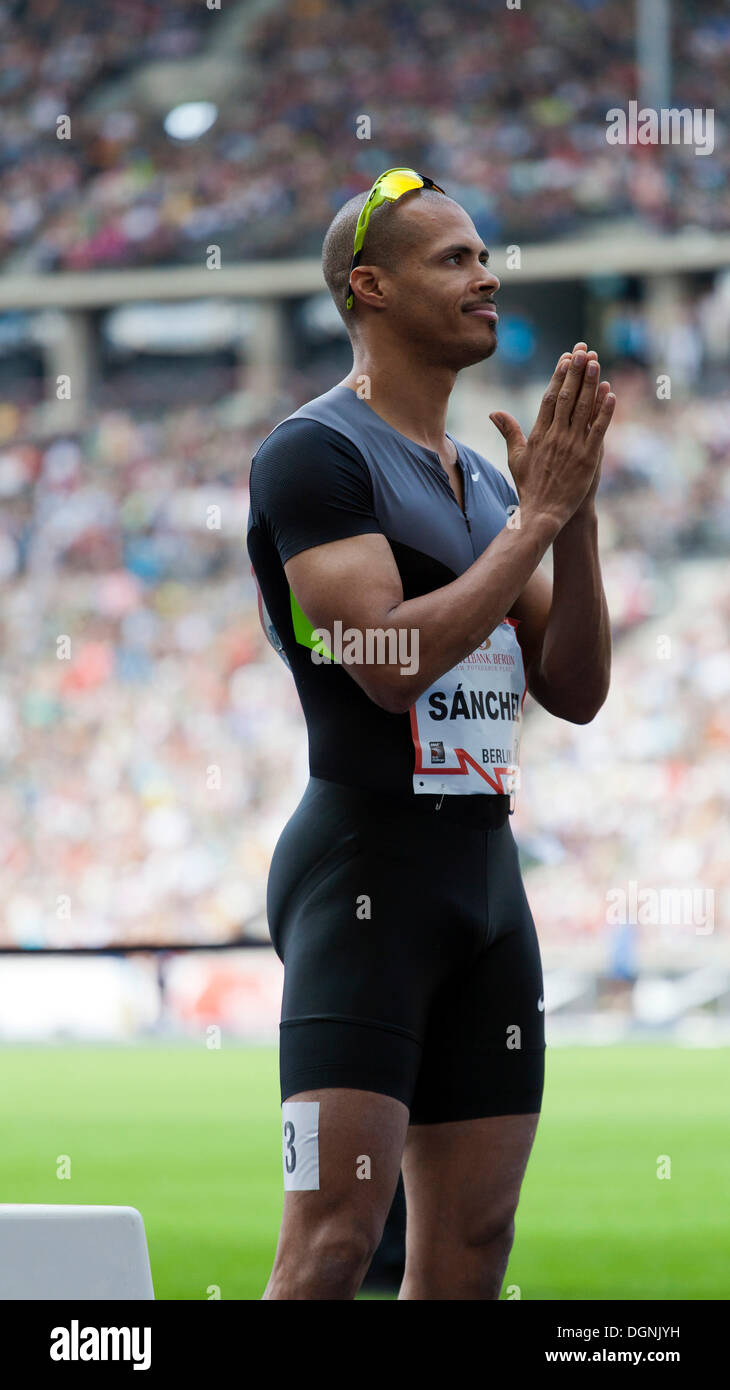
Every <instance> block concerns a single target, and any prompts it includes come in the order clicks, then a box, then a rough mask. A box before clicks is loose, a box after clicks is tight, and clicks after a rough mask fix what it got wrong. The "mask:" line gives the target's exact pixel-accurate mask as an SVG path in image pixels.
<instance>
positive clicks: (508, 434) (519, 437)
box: [489, 410, 527, 448]
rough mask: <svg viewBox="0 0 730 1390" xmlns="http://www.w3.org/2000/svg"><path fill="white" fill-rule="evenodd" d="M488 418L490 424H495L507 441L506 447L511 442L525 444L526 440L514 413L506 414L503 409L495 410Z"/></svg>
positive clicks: (509, 445)
mask: <svg viewBox="0 0 730 1390" xmlns="http://www.w3.org/2000/svg"><path fill="white" fill-rule="evenodd" d="M489 418H490V420H491V421H492V424H493V425H496V426H497V429H498V430H499V432H500V434H501V435H502V438H503V439H504V440H505V441H506V443H507V448H510V447H511V446H512V445H513V444H525V443H526V442H527V441H526V440H525V436H524V434H523V433H522V430H521V429H520V426H519V423H518V421H517V420H515V417H514V415H507V414H505V412H504V411H499V410H497V411H495V412H494V414H492V415H490V417H489Z"/></svg>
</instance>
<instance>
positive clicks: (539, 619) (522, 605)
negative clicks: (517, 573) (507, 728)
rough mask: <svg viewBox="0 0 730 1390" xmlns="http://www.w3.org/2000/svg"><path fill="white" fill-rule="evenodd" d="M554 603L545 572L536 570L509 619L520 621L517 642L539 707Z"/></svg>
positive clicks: (528, 680) (528, 683)
mask: <svg viewBox="0 0 730 1390" xmlns="http://www.w3.org/2000/svg"><path fill="white" fill-rule="evenodd" d="M552 600H553V586H552V583H551V581H550V580H549V579H548V577H547V575H546V574H545V573H544V572H543V571H542V570H541V569H536V570H535V573H534V574H533V575H531V576H530V578H529V580H528V581H527V584H526V585H525V587H524V589H523V590H522V593H521V594H520V597H519V598H518V599H517V601H516V602H515V603H514V604H513V605H512V608H511V609H510V612H509V617H510V618H516V619H517V620H518V623H519V626H518V628H517V640H518V642H519V644H520V649H521V651H522V661H523V664H524V667H525V676H526V678H527V688H528V690H529V692H530V694H531V695H532V696H533V698H534V699H536V700H537V701H538V702H539V703H542V702H541V701H540V693H539V690H540V686H539V671H540V660H541V657H542V645H543V641H544V638H545V629H546V628H547V623H548V618H549V617H550V608H551V605H552Z"/></svg>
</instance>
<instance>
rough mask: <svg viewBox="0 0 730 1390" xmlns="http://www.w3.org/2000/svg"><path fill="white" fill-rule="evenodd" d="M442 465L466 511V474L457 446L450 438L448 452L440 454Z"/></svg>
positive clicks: (452, 488)
mask: <svg viewBox="0 0 730 1390" xmlns="http://www.w3.org/2000/svg"><path fill="white" fill-rule="evenodd" d="M439 457H440V460H441V467H442V468H443V470H444V472H445V473H446V476H447V478H448V480H449V482H450V484H451V490H452V492H453V493H454V496H455V497H456V500H457V502H458V503H459V506H460V507H461V510H462V512H463V511H464V475H463V473H462V471H461V465H460V463H459V460H458V457H457V453H456V448H455V446H454V445H453V444H452V443H451V441H450V440H449V449H448V454H441V455H439Z"/></svg>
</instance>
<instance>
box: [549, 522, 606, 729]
mask: <svg viewBox="0 0 730 1390" xmlns="http://www.w3.org/2000/svg"><path fill="white" fill-rule="evenodd" d="M610 679H611V624H610V619H609V615H608V605H607V603H606V595H605V593H604V591H603V583H602V580H601V564H600V559H599V555H598V521H597V517H596V513H595V510H594V509H593V508H590V509H588V510H587V511H584V510H582V509H581V510H580V512H579V513H576V515H575V516H574V517H572V518H571V520H570V521H569V522H568V523H567V524H566V525H565V526H564V527H563V529H562V531H561V532H560V534H559V535H558V536H557V537H556V538H555V541H554V543H553V598H552V604H551V607H550V616H549V618H548V622H547V627H546V629H545V637H544V640H543V645H542V655H541V658H540V664H539V668H538V671H537V673H536V674H533V675H532V676H531V681H530V690H531V693H532V694H533V695H534V696H535V698H536V699H537V700H539V702H540V704H541V705H543V707H544V708H545V709H547V710H549V712H550V714H554V715H557V717H558V718H559V719H569V720H570V721H571V723H573V724H587V723H588V722H589V721H590V720H591V719H593V718H595V716H596V714H597V713H598V711H599V709H600V708H601V705H602V704H603V702H604V700H605V699H606V696H607V694H608V688H609V683H610Z"/></svg>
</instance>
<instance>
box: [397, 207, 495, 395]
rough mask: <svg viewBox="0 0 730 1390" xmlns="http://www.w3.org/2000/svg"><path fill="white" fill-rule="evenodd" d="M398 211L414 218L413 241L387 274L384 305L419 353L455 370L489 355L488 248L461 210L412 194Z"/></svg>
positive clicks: (491, 281) (492, 341) (492, 286)
mask: <svg viewBox="0 0 730 1390" xmlns="http://www.w3.org/2000/svg"><path fill="white" fill-rule="evenodd" d="M403 211H404V213H405V214H406V215H407V216H408V217H409V218H412V219H414V221H415V222H416V225H417V228H418V230H419V232H420V231H421V229H422V232H423V235H422V237H420V236H419V239H418V242H417V245H416V246H415V247H414V248H412V249H411V251H410V252H409V254H408V256H407V257H404V259H403V261H402V262H401V264H400V266H399V269H398V274H397V276H390V277H388V298H389V301H390V304H389V307H391V308H392V310H393V311H394V317H395V321H396V322H397V325H398V331H399V333H400V331H401V329H402V330H403V332H404V335H405V337H406V339H407V341H408V343H409V344H410V345H411V347H412V348H413V347H416V345H418V349H417V350H418V351H419V352H420V354H421V355H422V356H425V357H427V358H428V359H429V360H431V361H433V362H440V363H443V364H444V365H448V366H450V367H453V368H454V369H455V370H456V371H460V370H461V369H462V368H463V367H469V366H471V365H472V364H473V363H474V362H482V361H483V360H484V358H486V357H491V355H492V353H493V352H495V351H496V348H497V310H496V306H495V304H494V303H493V296H494V295H495V294H496V291H497V290H498V289H499V280H498V279H497V276H496V275H495V274H494V273H493V271H491V270H488V269H487V262H488V260H489V252H488V250H487V248H486V246H485V245H484V243H483V241H482V239H481V237H480V236H479V235H478V234H477V231H476V228H475V226H474V223H473V222H472V220H471V218H470V217H469V216H468V215H467V214H466V213H465V212H464V209H463V208H461V207H459V206H458V204H456V203H452V202H451V200H448V201H447V200H446V199H444V203H443V206H438V205H435V204H432V203H431V202H429V203H428V204H426V203H423V202H422V203H421V205H420V207H419V206H418V200H417V199H416V198H415V197H414V198H413V199H412V200H411V201H410V205H409V206H408V207H407V208H404V210H403Z"/></svg>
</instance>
